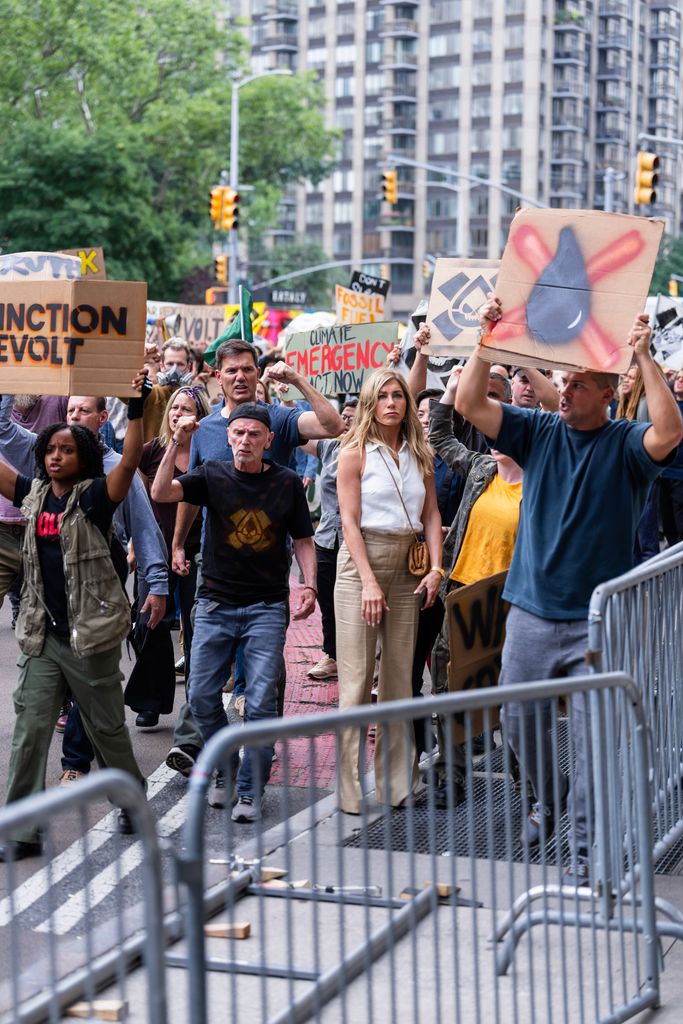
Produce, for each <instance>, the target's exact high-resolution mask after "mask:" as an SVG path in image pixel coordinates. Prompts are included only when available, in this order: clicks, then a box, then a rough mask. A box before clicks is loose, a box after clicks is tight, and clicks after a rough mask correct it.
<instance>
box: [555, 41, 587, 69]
mask: <svg viewBox="0 0 683 1024" xmlns="http://www.w3.org/2000/svg"><path fill="white" fill-rule="evenodd" d="M554 60H555V63H556V64H580V65H582V66H583V64H584V63H585V60H586V54H585V50H584V49H583V48H581V49H576V48H575V47H571V48H569V47H566V46H559V45H558V46H556V47H555V53H554Z"/></svg>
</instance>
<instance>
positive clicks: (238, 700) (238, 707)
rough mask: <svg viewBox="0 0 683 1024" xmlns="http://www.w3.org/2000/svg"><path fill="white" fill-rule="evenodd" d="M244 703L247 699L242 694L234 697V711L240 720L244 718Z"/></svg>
mask: <svg viewBox="0 0 683 1024" xmlns="http://www.w3.org/2000/svg"><path fill="white" fill-rule="evenodd" d="M246 702H247V698H246V697H245V695H244V694H243V693H238V694H237V696H236V697H235V711H236V712H237V714H238V715H239V716H240V718H244V705H245V704H246Z"/></svg>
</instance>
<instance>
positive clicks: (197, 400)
mask: <svg viewBox="0 0 683 1024" xmlns="http://www.w3.org/2000/svg"><path fill="white" fill-rule="evenodd" d="M209 412H210V406H209V400H208V397H207V394H206V391H205V389H204V388H203V387H202V386H201V385H196V386H194V387H183V388H178V390H177V391H174V392H173V394H172V395H171V397H170V398H169V400H168V402H167V403H166V408H165V409H164V414H163V417H162V420H161V427H160V428H159V436H158V437H155V438H153V439H152V440H151V441H148V442H147V444H146V445H145V446H144V448H143V450H142V459H141V460H140V471H141V472H142V474H143V475H144V477H145V482H146V484H147V488H148V490H149V489H150V488H151V486H152V482H153V480H154V477H155V476H156V474H157V470H158V468H159V466H160V465H161V460H162V459H163V457H164V453H165V451H166V449H167V447H168V446H169V444H171V443H172V438H173V432H174V430H175V429H176V427H177V425H178V421H179V420H180V419H181V417H187V416H190V417H192V418H194V419H197V420H201V419H203V418H204V416H207V415H208V413H209ZM189 463H190V447H189V445H187V446H185V447H180V448H178V447H177V448H176V450H175V471H174V472H175V475H176V476H180V474H181V473H186V472H187V471H188V469H189ZM150 500H151V499H150ZM151 504H152V511H153V512H154V516H155V518H156V521H157V523H158V524H159V528H160V530H161V532H162V534H163V535H164V540H165V541H166V547H167V549H168V553H169V563H168V572H169V588H168V593H169V599H168V602H167V605H166V615H165V616H164V618H163V620H162V621H161V622H160V623H159V625H158V626H157V627H156V628H155V629H154V630H148V629H147V628H146V626H145V625H144V624H143V623H140V624H139V625H136V630H135V636H136V641H137V644H138V646H140V647H142V648H143V649H144V650H145V655H146V657H145V658H144V659H140V658H138V660H137V662H136V663H135V666H134V667H133V671H132V672H131V675H130V679H129V680H128V685H127V686H126V691H125V700H126V704H127V705H128V706H129V707H130V708H132V709H133V711H135V712H137V718H136V720H135V724H136V725H137V727H138V728H139V729H150V728H154V726H156V725H157V724H158V722H159V715H168V714H170V713H171V712H172V711H173V702H174V699H175V655H174V653H173V641H172V640H171V633H170V630H171V626H172V624H173V620H174V618H175V601H174V595H175V594H176V591H177V594H178V603H179V604H180V618H181V622H182V627H183V646H184V652H185V665H189V664H190V657H189V654H190V645H191V643H192V624H191V622H190V612H191V611H192V603H193V601H194V591H195V586H196V582H197V566H196V565H195V562H194V558H195V555H197V554H198V553H199V545H200V535H201V528H202V521H201V517H200V516H198V517H197V519H196V520H195V523H194V524H193V528H192V530H191V532H190V535H189V536H188V538H187V542H186V544H185V550H186V554H187V558H188V560H189V562H190V572H189V574H188V575H187V576H178V575H176V573H174V572H173V570H172V568H171V548H172V541H173V531H174V529H175V515H176V509H177V505H165V504H161V503H157V502H156V501H152V502H151Z"/></svg>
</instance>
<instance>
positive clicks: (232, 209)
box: [221, 188, 240, 231]
mask: <svg viewBox="0 0 683 1024" xmlns="http://www.w3.org/2000/svg"><path fill="white" fill-rule="evenodd" d="M239 224H240V194H239V192H236V191H235V189H234V188H224V189H223V213H222V214H221V227H222V228H223V231H237V229H238V227H239Z"/></svg>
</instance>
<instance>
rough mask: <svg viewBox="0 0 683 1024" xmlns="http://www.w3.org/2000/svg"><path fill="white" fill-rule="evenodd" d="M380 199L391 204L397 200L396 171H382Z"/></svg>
mask: <svg viewBox="0 0 683 1024" xmlns="http://www.w3.org/2000/svg"><path fill="white" fill-rule="evenodd" d="M382 199H384V201H385V202H386V203H391V205H392V206H393V205H394V204H395V203H397V202H398V171H396V170H394V169H392V170H389V171H382Z"/></svg>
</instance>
